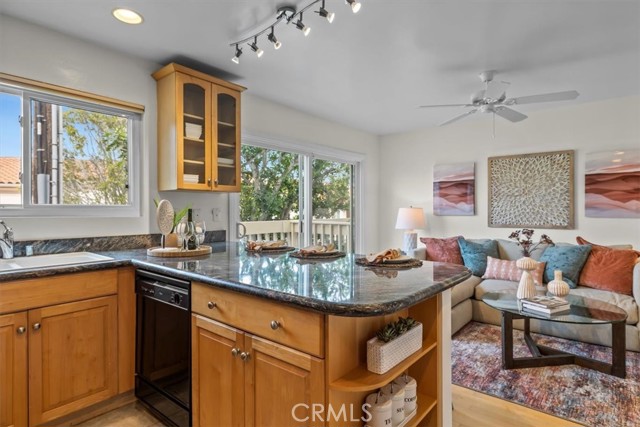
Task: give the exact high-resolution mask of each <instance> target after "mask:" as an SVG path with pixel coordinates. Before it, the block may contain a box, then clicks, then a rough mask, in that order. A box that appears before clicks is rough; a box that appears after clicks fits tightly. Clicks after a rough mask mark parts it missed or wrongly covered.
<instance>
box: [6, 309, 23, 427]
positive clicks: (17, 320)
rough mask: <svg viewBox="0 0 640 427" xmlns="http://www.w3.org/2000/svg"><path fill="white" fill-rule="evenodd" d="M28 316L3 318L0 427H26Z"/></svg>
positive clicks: (14, 315) (16, 314) (20, 314)
mask: <svg viewBox="0 0 640 427" xmlns="http://www.w3.org/2000/svg"><path fill="white" fill-rule="evenodd" d="M26 332H27V313H25V312H22V313H14V314H6V315H4V316H0V427H24V426H26V425H27V334H26Z"/></svg>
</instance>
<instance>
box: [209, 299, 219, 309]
mask: <svg viewBox="0 0 640 427" xmlns="http://www.w3.org/2000/svg"><path fill="white" fill-rule="evenodd" d="M217 306H218V304H216V303H215V302H213V301H209V302H208V303H207V307H209V308H210V309H211V310H213V309H214V308H216V307H217Z"/></svg>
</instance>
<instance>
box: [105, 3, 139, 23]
mask: <svg viewBox="0 0 640 427" xmlns="http://www.w3.org/2000/svg"><path fill="white" fill-rule="evenodd" d="M111 13H112V14H113V16H114V18H116V19H117V20H118V21H120V22H124V23H125V24H131V25H136V24H142V15H140V14H139V13H138V12H136V11H134V10H131V9H125V8H122V7H121V8H118V9H113V12H111Z"/></svg>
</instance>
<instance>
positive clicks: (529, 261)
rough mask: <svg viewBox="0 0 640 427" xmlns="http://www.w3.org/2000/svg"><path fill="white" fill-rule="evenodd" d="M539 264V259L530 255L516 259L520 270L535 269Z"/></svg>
mask: <svg viewBox="0 0 640 427" xmlns="http://www.w3.org/2000/svg"><path fill="white" fill-rule="evenodd" d="M537 266H538V261H536V260H535V259H533V258H529V257H524V258H520V259H519V260H518V261H516V267H518V268H519V269H520V270H535V269H536V267H537Z"/></svg>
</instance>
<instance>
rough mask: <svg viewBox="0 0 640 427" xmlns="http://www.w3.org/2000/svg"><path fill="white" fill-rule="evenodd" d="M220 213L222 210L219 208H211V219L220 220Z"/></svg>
mask: <svg viewBox="0 0 640 427" xmlns="http://www.w3.org/2000/svg"><path fill="white" fill-rule="evenodd" d="M221 214H222V210H221V209H220V208H213V209H211V215H212V216H213V220H214V221H215V222H218V221H220V215H221Z"/></svg>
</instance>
